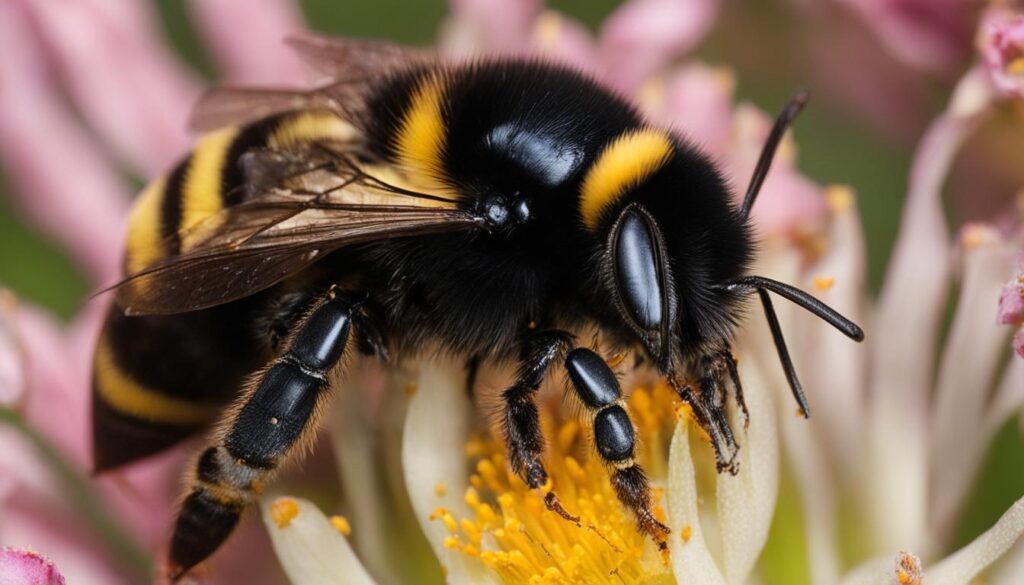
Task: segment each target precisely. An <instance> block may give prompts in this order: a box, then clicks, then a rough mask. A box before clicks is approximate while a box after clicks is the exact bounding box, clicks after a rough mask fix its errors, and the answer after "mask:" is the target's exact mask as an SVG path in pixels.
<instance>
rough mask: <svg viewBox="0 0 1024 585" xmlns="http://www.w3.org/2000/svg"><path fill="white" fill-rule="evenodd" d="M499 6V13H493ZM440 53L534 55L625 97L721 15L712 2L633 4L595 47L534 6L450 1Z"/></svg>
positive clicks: (613, 19) (640, 0)
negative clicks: (575, 69) (593, 78)
mask: <svg viewBox="0 0 1024 585" xmlns="http://www.w3.org/2000/svg"><path fill="white" fill-rule="evenodd" d="M499 4H500V9H499V8H498V5H499ZM451 9H452V18H451V19H450V21H449V23H448V25H447V27H446V31H445V33H446V34H445V35H444V38H443V39H442V46H444V47H446V48H447V49H448V50H449V51H453V52H456V53H488V52H491V53H493V52H505V53H508V52H513V53H524V52H525V53H538V54H543V55H546V56H548V57H552V58H555V59H560V60H562V61H565V62H568V63H570V64H573V65H576V66H577V67H580V68H582V69H584V70H588V71H591V72H593V73H594V74H596V75H597V76H598V77H600V78H602V79H603V80H604V81H605V82H606V83H608V84H609V85H610V86H612V87H614V88H616V89H618V90H620V91H622V92H623V93H626V94H630V93H633V92H635V91H636V90H637V89H638V88H639V87H640V84H641V83H643V82H644V80H646V79H647V78H648V77H650V76H651V75H652V74H654V73H655V72H658V71H660V70H662V69H663V68H664V67H665V66H666V65H667V64H668V63H670V62H671V61H672V60H673V59H675V58H677V57H680V56H682V55H684V54H685V53H686V52H687V51H689V50H691V49H693V48H694V47H695V46H696V45H697V44H698V43H699V42H700V41H701V40H702V39H703V38H704V36H705V35H706V34H707V32H708V30H709V29H710V27H711V25H712V23H713V22H714V19H715V16H716V15H717V13H718V2H717V1H716V0H631V1H630V2H625V3H623V5H622V6H620V7H619V8H618V9H617V10H616V11H615V12H613V13H612V14H611V16H609V17H608V19H607V20H606V21H605V22H604V24H603V26H602V27H601V34H600V35H599V37H598V38H597V39H594V38H592V37H591V35H590V34H589V33H588V32H587V30H586V28H585V27H583V26H582V25H581V24H579V23H578V22H576V21H575V20H573V19H572V18H570V17H568V16H565V15H564V14H560V13H558V12H555V11H551V10H547V11H545V10H543V6H542V4H541V3H540V2H538V1H536V0H513V1H511V2H500V3H498V2H494V0H454V1H453V2H452V3H451Z"/></svg>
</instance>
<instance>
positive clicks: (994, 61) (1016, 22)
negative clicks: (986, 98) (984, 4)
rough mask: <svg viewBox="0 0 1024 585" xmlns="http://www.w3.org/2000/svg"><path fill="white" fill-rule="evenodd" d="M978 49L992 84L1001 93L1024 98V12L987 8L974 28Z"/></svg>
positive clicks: (1006, 95)
mask: <svg viewBox="0 0 1024 585" xmlns="http://www.w3.org/2000/svg"><path fill="white" fill-rule="evenodd" d="M978 50H979V51H980V52H981V56H982V59H983V60H984V64H985V69H986V71H987V72H988V75H989V77H990V79H991V80H992V84H993V85H994V86H995V88H996V90H997V91H998V92H999V93H1000V94H1002V95H1003V96H1004V97H1010V98H1024V14H1021V13H1019V12H1013V11H1011V10H1009V9H1007V8H1004V7H1001V6H999V7H994V8H991V9H989V10H988V11H987V12H986V13H985V15H984V17H983V18H982V22H981V26H980V28H979V30H978Z"/></svg>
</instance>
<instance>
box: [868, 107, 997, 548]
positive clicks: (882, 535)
mask: <svg viewBox="0 0 1024 585" xmlns="http://www.w3.org/2000/svg"><path fill="white" fill-rule="evenodd" d="M978 119H979V116H978V115H974V116H971V117H960V116H956V115H953V114H950V113H946V114H943V115H942V116H940V117H938V118H936V119H935V120H934V121H933V122H932V124H931V126H930V127H929V128H928V131H927V132H926V133H925V136H924V137H923V138H922V140H921V142H920V144H919V145H918V148H917V152H916V154H915V157H914V164H913V168H912V169H911V176H910V186H909V192H908V195H907V204H906V206H905V207H904V209H903V219H902V223H901V227H900V232H899V236H898V238H897V241H896V247H895V250H894V252H893V257H892V260H891V261H890V262H889V268H888V272H887V273H886V280H885V285H884V287H883V289H882V293H881V295H880V296H879V302H878V310H877V313H876V315H875V318H874V326H873V327H872V328H871V331H872V338H871V343H872V347H873V352H872V367H873V371H872V376H871V381H870V383H869V388H871V392H872V395H871V396H870V397H869V398H870V400H871V406H870V409H869V417H870V420H869V424H868V426H867V433H868V435H867V436H868V438H869V439H868V444H867V453H866V457H867V459H868V461H870V464H869V465H867V466H866V467H865V469H864V477H863V484H862V493H863V494H864V495H865V498H866V500H867V502H866V510H868V513H869V518H868V522H869V524H870V528H871V533H870V534H871V539H870V541H871V542H872V544H873V546H875V547H876V550H882V551H884V550H901V549H903V550H916V551H921V553H922V554H925V555H927V551H928V550H929V549H930V547H931V542H930V535H929V531H928V526H927V501H928V500H927V493H928V481H927V461H928V458H927V444H926V441H927V439H926V433H927V423H926V420H925V419H926V416H927V408H928V407H927V400H928V394H929V391H930V389H931V387H932V384H931V377H932V364H931V361H930V360H927V359H922V356H929V355H934V353H935V344H936V339H937V338H938V328H939V324H940V322H941V319H942V315H943V311H944V308H945V302H946V296H947V294H948V284H949V282H948V281H949V270H950V266H949V264H950V262H949V256H950V254H949V236H948V235H947V232H946V220H945V214H944V213H943V210H942V201H941V192H942V186H943V184H944V183H945V180H946V176H947V174H948V173H949V169H950V166H951V165H952V162H953V159H954V157H955V155H956V153H957V151H958V150H959V148H960V145H961V144H962V143H963V141H964V139H965V138H966V137H967V136H968V135H969V134H970V133H971V131H972V130H973V129H974V128H975V127H976V125H977V122H978Z"/></svg>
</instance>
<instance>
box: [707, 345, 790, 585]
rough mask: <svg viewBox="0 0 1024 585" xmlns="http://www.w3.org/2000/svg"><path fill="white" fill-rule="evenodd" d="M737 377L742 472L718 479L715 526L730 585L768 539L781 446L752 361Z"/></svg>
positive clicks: (735, 424)
mask: <svg viewBox="0 0 1024 585" xmlns="http://www.w3.org/2000/svg"><path fill="white" fill-rule="evenodd" d="M739 370H740V377H741V379H742V380H743V381H744V382H745V383H746V387H752V388H753V390H752V391H751V392H749V393H746V403H747V407H748V408H749V410H750V427H749V429H748V431H747V432H743V430H742V429H743V420H742V417H741V416H734V417H733V427H734V428H735V429H736V430H737V441H738V442H739V444H740V457H741V463H740V471H739V474H738V475H736V476H735V477H733V476H730V475H727V474H725V475H719V476H718V482H717V492H718V498H717V502H718V521H719V528H720V530H721V534H722V554H723V565H724V568H725V578H726V581H727V582H728V583H732V584H739V583H745V582H746V581H747V577H748V576H749V575H750V572H751V570H753V568H754V564H755V563H756V562H757V558H758V557H759V556H760V554H761V550H762V549H763V548H764V543H765V541H766V540H767V539H768V528H769V527H770V525H771V521H772V515H773V514H774V512H775V499H776V497H777V496H778V491H779V445H778V435H777V433H776V428H775V414H774V412H773V411H772V409H773V405H772V399H771V395H770V394H769V392H766V391H764V388H763V387H762V386H764V384H763V381H764V377H763V376H762V375H760V372H759V371H758V369H757V366H756V365H755V364H754V363H753V360H742V361H741V362H740V364H739Z"/></svg>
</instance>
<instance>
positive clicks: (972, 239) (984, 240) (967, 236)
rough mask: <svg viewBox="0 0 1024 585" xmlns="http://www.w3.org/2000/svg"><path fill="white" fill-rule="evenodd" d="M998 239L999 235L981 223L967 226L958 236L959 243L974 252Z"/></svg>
mask: <svg viewBox="0 0 1024 585" xmlns="http://www.w3.org/2000/svg"><path fill="white" fill-rule="evenodd" d="M998 239H999V235H998V233H997V232H996V231H995V230H994V229H993V228H992V227H990V226H987V225H985V224H981V223H972V224H968V225H967V226H965V227H964V228H963V231H962V232H961V234H960V242H961V243H962V244H963V246H964V248H966V249H967V250H975V249H977V248H980V247H981V246H984V245H986V244H991V243H993V242H995V241H996V240H998Z"/></svg>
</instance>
